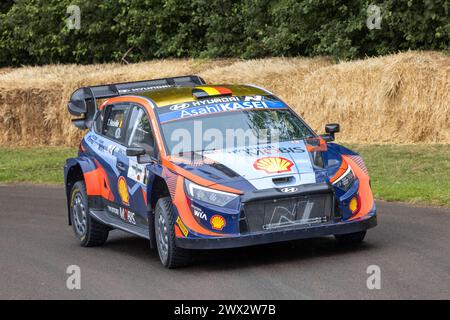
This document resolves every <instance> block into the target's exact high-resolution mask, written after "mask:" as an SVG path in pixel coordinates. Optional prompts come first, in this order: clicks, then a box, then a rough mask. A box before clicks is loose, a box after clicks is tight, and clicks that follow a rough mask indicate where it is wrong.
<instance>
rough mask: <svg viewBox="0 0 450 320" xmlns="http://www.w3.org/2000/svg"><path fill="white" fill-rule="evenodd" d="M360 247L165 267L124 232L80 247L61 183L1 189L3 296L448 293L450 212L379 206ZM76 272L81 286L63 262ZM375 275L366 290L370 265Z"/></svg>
mask: <svg viewBox="0 0 450 320" xmlns="http://www.w3.org/2000/svg"><path fill="white" fill-rule="evenodd" d="M378 209H379V216H378V222H379V225H378V226H377V227H376V228H375V229H372V230H370V231H369V232H368V235H367V237H366V241H365V243H363V244H362V245H360V246H358V247H353V248H343V247H339V246H337V244H336V242H335V241H334V239H333V238H332V237H325V238H319V239H312V240H302V241H295V242H289V243H282V244H273V245H266V246H259V247H253V248H242V249H235V250H220V251H208V252H201V253H197V254H196V260H195V262H194V264H193V265H192V266H190V267H188V268H184V269H178V270H166V269H164V268H163V267H162V266H161V265H160V262H159V260H158V256H157V253H156V252H155V251H150V249H149V246H148V243H147V241H146V240H144V239H140V238H137V237H134V236H130V235H127V234H125V233H123V232H120V231H114V232H111V233H110V238H109V240H108V242H107V243H106V244H105V245H104V246H103V247H97V248H82V247H80V246H79V245H78V244H77V241H76V239H75V237H74V235H73V232H72V229H71V227H69V226H68V225H67V218H66V217H67V214H66V207H65V197H64V190H63V189H62V188H61V187H48V186H47V187H38V186H22V185H19V186H0V298H1V299H19V298H22V299H79V298H83V299H95V298H100V299H118V298H123V299H318V298H323V299H330V298H331V299H344V298H349V299H378V298H387V299H400V298H405V299H416V298H425V299H431V298H432V299H450V232H449V231H450V211H448V210H444V209H437V208H425V207H409V206H406V205H403V204H397V203H386V202H378ZM69 265H78V266H79V267H80V268H81V290H72V291H71V290H68V289H67V288H66V280H67V277H68V275H67V274H66V268H67V267H68V266H69ZM370 265H377V266H379V267H380V271H381V289H380V290H376V289H375V290H369V289H368V288H367V285H366V281H367V278H368V277H369V274H367V267H368V266H370Z"/></svg>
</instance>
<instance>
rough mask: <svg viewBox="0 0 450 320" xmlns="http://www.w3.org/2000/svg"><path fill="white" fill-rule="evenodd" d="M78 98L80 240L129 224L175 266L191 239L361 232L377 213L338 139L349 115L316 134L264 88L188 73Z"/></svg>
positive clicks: (103, 236)
mask: <svg viewBox="0 0 450 320" xmlns="http://www.w3.org/2000/svg"><path fill="white" fill-rule="evenodd" d="M100 102H101V103H100ZM68 109H69V112H70V113H71V114H72V115H73V116H75V117H76V118H75V119H73V120H72V121H73V124H74V125H75V126H76V127H77V128H79V129H82V130H86V129H88V131H87V133H86V135H85V136H84V138H83V139H82V141H81V143H80V145H79V151H78V156H77V157H75V158H71V159H68V160H67V162H66V165H65V167H64V176H65V185H66V193H67V207H68V222H69V225H72V226H73V230H74V232H75V235H76V236H77V238H78V239H79V241H80V243H81V245H82V246H85V247H90V246H98V245H102V244H103V243H105V241H106V240H107V237H108V233H109V231H111V230H113V229H120V230H123V231H126V232H129V233H132V234H134V235H137V236H140V237H143V238H147V239H149V240H150V246H151V247H152V248H157V251H158V253H159V257H160V260H161V262H162V264H163V265H164V266H165V267H168V268H174V267H179V266H183V265H186V264H187V263H188V262H189V260H190V256H191V252H192V250H193V249H196V250H198V249H218V248H233V247H242V246H252V245H259V244H265V243H272V242H279V241H288V240H294V239H304V238H311V237H319V236H327V235H334V236H335V237H336V239H337V241H338V242H340V243H357V242H361V241H362V240H363V239H364V236H365V234H366V230H367V229H369V228H372V227H374V226H375V225H376V224H377V220H376V219H377V218H376V208H375V202H374V199H373V196H372V192H371V188H370V180H369V176H368V172H367V168H366V166H365V164H364V161H363V159H362V158H361V157H360V156H359V155H358V154H357V153H355V152H353V151H351V150H349V149H347V148H345V147H343V146H340V145H338V144H336V143H333V141H334V138H335V133H337V132H339V125H338V124H328V125H326V127H325V131H326V134H322V135H318V134H316V133H315V132H314V131H313V130H312V129H311V128H310V127H309V126H308V125H307V124H306V123H305V121H304V120H303V119H302V118H301V117H300V116H298V115H297V114H296V113H295V112H293V111H292V110H291V109H290V108H289V106H288V105H286V103H284V102H283V101H282V100H280V99H279V98H278V97H276V96H275V95H274V94H273V93H271V92H269V91H267V90H265V89H263V88H260V87H257V86H254V85H207V84H206V83H205V81H204V80H203V79H202V78H200V77H198V76H181V77H174V78H165V79H157V80H148V81H139V82H129V83H119V84H110V85H100V86H93V87H83V88H80V89H78V90H76V91H75V92H74V93H73V95H72V97H71V99H70V102H69V105H68ZM318 112H320V110H318Z"/></svg>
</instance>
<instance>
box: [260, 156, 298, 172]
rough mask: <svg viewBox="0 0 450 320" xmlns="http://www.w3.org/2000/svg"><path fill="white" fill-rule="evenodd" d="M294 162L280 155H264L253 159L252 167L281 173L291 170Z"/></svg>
mask: <svg viewBox="0 0 450 320" xmlns="http://www.w3.org/2000/svg"><path fill="white" fill-rule="evenodd" d="M293 165H294V163H293V162H292V161H291V160H289V159H286V158H282V157H265V158H261V159H258V160H256V161H255V163H254V164H253V167H254V168H255V169H256V170H264V171H265V172H266V173H282V172H289V171H291V168H292V166H293Z"/></svg>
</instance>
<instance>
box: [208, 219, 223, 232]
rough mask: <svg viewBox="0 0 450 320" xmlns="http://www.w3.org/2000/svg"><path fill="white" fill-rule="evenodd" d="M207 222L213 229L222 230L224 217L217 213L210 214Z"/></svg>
mask: <svg viewBox="0 0 450 320" xmlns="http://www.w3.org/2000/svg"><path fill="white" fill-rule="evenodd" d="M209 222H210V223H211V227H212V228H213V229H214V230H222V229H223V227H225V225H226V222H225V219H224V218H223V217H222V216H219V215H215V216H212V217H211V219H210V220H209Z"/></svg>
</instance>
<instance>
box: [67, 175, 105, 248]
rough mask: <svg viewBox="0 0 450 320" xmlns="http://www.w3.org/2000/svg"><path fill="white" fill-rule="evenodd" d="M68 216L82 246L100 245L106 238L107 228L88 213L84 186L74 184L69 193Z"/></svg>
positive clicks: (82, 183)
mask: <svg viewBox="0 0 450 320" xmlns="http://www.w3.org/2000/svg"><path fill="white" fill-rule="evenodd" d="M70 218H71V222H72V227H73V231H74V232H75V236H76V237H77V238H78V240H79V241H80V244H81V246H83V247H94V246H100V245H102V244H104V243H105V242H106V239H108V233H109V228H108V227H107V226H105V225H104V224H102V223H100V222H98V221H97V220H95V219H94V218H92V216H91V215H90V214H89V205H88V198H87V193H86V186H85V185H84V182H83V181H78V182H76V183H75V184H74V186H73V188H72V191H71V195H70Z"/></svg>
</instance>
